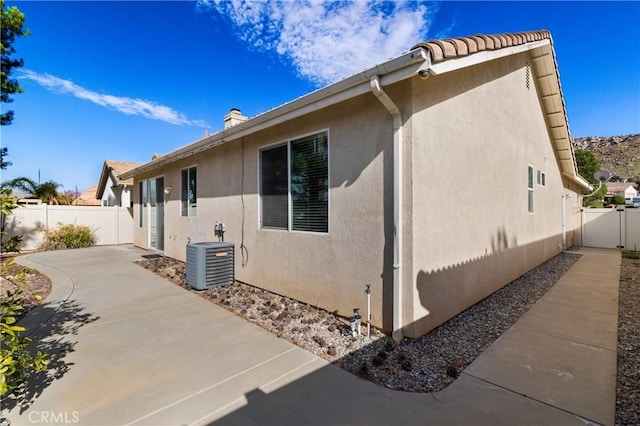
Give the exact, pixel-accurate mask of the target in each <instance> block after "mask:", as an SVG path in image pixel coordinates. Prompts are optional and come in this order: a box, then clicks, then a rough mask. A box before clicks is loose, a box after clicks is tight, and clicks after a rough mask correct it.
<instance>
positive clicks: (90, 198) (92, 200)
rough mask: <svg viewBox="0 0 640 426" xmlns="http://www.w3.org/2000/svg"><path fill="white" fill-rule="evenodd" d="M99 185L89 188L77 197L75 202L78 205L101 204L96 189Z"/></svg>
mask: <svg viewBox="0 0 640 426" xmlns="http://www.w3.org/2000/svg"><path fill="white" fill-rule="evenodd" d="M97 189H98V185H93V186H90V187H89V188H87V190H86V191H84V192H83V193H82V194H80V195H79V196H78V198H76V200H75V202H74V204H75V205H76V206H99V205H100V200H98V199H97V198H96V190H97Z"/></svg>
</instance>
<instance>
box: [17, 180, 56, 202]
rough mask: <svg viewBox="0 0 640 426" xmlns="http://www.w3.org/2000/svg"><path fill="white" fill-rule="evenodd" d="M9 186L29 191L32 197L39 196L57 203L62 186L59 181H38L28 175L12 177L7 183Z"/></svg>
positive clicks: (46, 200)
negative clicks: (59, 189)
mask: <svg viewBox="0 0 640 426" xmlns="http://www.w3.org/2000/svg"><path fill="white" fill-rule="evenodd" d="M6 185H7V186H9V187H11V188H13V189H18V190H20V191H24V192H26V193H28V194H29V195H30V196H31V198H39V199H41V200H42V201H43V202H45V203H49V204H57V203H58V201H57V200H56V197H57V196H58V188H59V187H61V186H62V185H60V184H59V183H57V182H54V181H52V180H48V181H46V182H43V183H36V182H35V181H34V180H33V179H30V178H28V177H19V178H15V179H12V180H10V181H8V182H7V183H6Z"/></svg>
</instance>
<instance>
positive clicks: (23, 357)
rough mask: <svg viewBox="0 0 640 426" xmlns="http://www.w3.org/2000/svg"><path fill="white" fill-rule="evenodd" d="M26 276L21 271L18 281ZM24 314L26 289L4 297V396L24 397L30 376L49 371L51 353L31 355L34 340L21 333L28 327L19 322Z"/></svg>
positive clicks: (0, 311)
mask: <svg viewBox="0 0 640 426" xmlns="http://www.w3.org/2000/svg"><path fill="white" fill-rule="evenodd" d="M12 263H13V262H9V263H7V264H6V265H3V266H2V275H3V276H6V274H7V272H8V270H9V266H10V265H11V264H12ZM23 275H24V274H23V273H21V274H19V275H18V276H17V277H16V279H17V281H18V283H20V282H21V280H22V276H23ZM23 313H24V292H23V290H22V288H20V287H19V288H18V289H17V290H15V291H13V292H11V291H10V292H8V293H7V294H6V295H5V296H4V297H3V298H2V300H0V396H8V395H13V396H14V397H16V398H20V397H22V395H23V394H24V385H25V383H26V381H27V378H28V377H29V375H30V374H31V373H32V372H41V371H46V370H47V364H48V362H49V359H48V355H47V354H46V353H43V352H40V351H38V352H37V353H36V354H35V356H34V355H31V353H30V352H29V350H28V346H29V343H30V342H31V339H29V338H28V337H25V336H22V335H21V333H22V332H24V331H25V328H24V327H22V326H19V325H17V321H18V319H19V318H20V317H21V316H22V315H23Z"/></svg>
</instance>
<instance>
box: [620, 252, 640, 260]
mask: <svg viewBox="0 0 640 426" xmlns="http://www.w3.org/2000/svg"><path fill="white" fill-rule="evenodd" d="M622 257H623V258H624V259H640V251H636V250H622Z"/></svg>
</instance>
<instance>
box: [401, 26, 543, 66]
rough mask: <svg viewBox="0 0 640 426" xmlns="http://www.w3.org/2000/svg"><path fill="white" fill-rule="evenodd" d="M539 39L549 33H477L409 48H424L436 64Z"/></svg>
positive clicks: (432, 41)
mask: <svg viewBox="0 0 640 426" xmlns="http://www.w3.org/2000/svg"><path fill="white" fill-rule="evenodd" d="M540 40H551V33H550V32H549V31H547V30H541V31H528V32H522V33H513V34H496V35H483V34H478V35H474V36H470V37H456V38H447V39H443V40H429V41H426V42H424V43H418V44H416V45H415V46H413V48H412V49H411V50H413V49H418V48H423V49H425V50H426V51H428V52H429V54H430V55H431V63H432V64H437V63H439V62H443V61H446V60H447V59H453V58H460V57H462V56H467V55H471V54H474V53H478V52H482V51H487V50H497V49H502V48H503V47H509V46H519V45H522V44H525V43H529V42H532V41H540Z"/></svg>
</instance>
